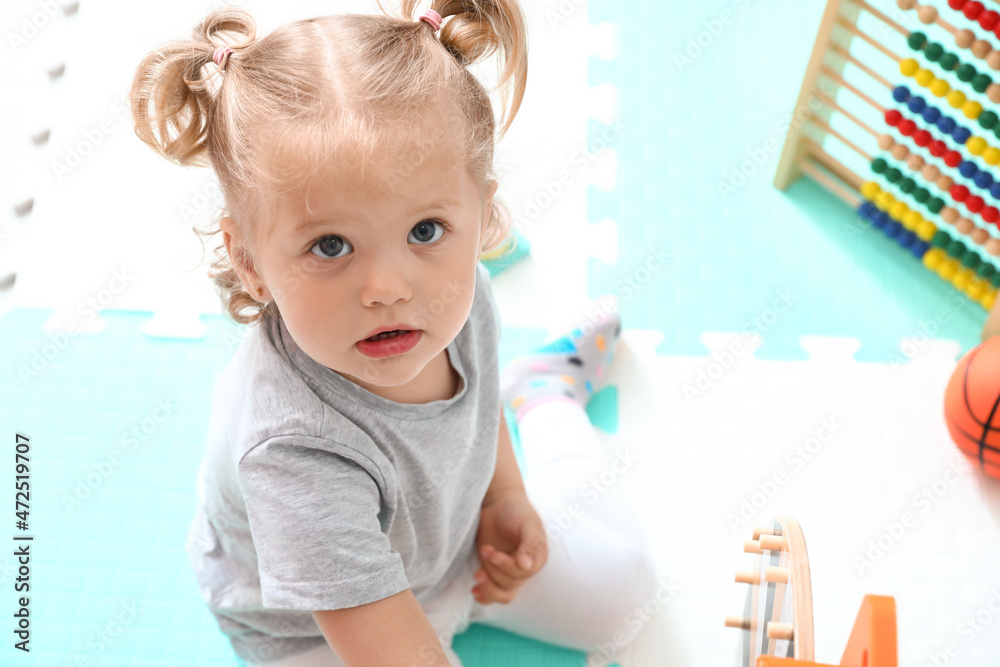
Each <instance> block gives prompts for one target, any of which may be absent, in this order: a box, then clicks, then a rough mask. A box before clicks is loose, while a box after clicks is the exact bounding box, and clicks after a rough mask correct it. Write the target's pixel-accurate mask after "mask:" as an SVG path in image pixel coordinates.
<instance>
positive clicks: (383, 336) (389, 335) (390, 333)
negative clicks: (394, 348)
mask: <svg viewBox="0 0 1000 667" xmlns="http://www.w3.org/2000/svg"><path fill="white" fill-rule="evenodd" d="M405 333H407V331H406V330H404V329H395V330H393V331H383V332H382V333H380V334H378V335H377V336H372V337H371V338H366V339H365V340H367V341H371V342H373V343H374V342H375V341H380V340H385V339H386V338H395V337H396V336H399V335H400V334H405Z"/></svg>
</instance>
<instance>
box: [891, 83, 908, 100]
mask: <svg viewBox="0 0 1000 667" xmlns="http://www.w3.org/2000/svg"><path fill="white" fill-rule="evenodd" d="M892 99H894V100H896V101H897V102H905V101H906V100H908V99H910V89H909V88H907V87H906V86H896V87H895V88H893V89H892Z"/></svg>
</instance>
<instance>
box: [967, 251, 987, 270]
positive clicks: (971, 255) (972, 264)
mask: <svg viewBox="0 0 1000 667" xmlns="http://www.w3.org/2000/svg"><path fill="white" fill-rule="evenodd" d="M982 261H983V260H982V259H980V258H979V254H978V253H977V252H976V251H975V250H966V251H965V254H964V255H962V266H964V267H966V268H969V269H975V268H976V267H977V266H979V265H980V264H981V263H982Z"/></svg>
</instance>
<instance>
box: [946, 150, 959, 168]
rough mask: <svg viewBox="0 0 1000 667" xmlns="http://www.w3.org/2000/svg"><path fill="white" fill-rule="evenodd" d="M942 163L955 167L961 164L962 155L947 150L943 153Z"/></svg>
mask: <svg viewBox="0 0 1000 667" xmlns="http://www.w3.org/2000/svg"><path fill="white" fill-rule="evenodd" d="M944 163H945V164H946V165H948V166H949V167H957V166H958V165H960V164H962V155H961V153H959V152H958V151H948V152H947V153H945V154H944Z"/></svg>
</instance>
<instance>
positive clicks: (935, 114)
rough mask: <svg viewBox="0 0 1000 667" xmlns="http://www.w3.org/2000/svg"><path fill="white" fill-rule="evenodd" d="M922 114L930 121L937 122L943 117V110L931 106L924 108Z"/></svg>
mask: <svg viewBox="0 0 1000 667" xmlns="http://www.w3.org/2000/svg"><path fill="white" fill-rule="evenodd" d="M921 115H922V116H923V117H924V120H926V121H927V122H928V123H936V122H937V119H938V118H940V117H941V112H940V111H938V109H937V107H931V106H929V107H927V108H926V109H924V110H923V112H922V113H921Z"/></svg>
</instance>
